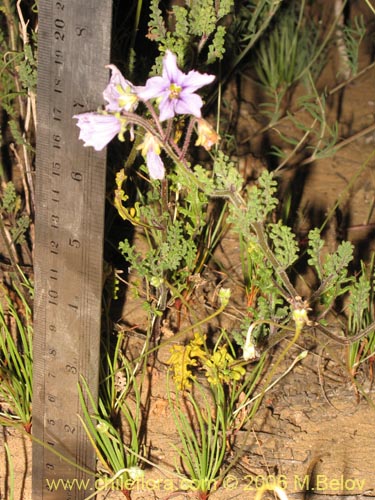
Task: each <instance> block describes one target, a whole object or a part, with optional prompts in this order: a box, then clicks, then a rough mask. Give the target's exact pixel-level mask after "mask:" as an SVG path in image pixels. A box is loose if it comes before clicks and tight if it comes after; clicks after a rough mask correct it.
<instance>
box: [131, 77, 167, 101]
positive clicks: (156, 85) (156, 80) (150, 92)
mask: <svg viewBox="0 0 375 500" xmlns="http://www.w3.org/2000/svg"><path fill="white" fill-rule="evenodd" d="M168 87H169V82H168V81H165V80H164V78H162V77H161V76H153V77H152V78H149V79H148V80H147V82H146V86H145V87H142V88H141V90H138V91H137V95H138V97H139V98H140V99H143V100H144V101H148V100H149V99H152V98H154V97H159V96H160V95H161V94H162V93H163V92H165V91H166V89H168Z"/></svg>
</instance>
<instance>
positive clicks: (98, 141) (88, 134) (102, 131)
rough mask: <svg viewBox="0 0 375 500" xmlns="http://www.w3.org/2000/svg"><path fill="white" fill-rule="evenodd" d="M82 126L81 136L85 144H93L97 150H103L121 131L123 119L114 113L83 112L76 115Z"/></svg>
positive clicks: (79, 125) (78, 124) (80, 126)
mask: <svg viewBox="0 0 375 500" xmlns="http://www.w3.org/2000/svg"><path fill="white" fill-rule="evenodd" d="M73 118H76V119H77V120H78V123H77V126H78V127H79V128H80V130H81V131H80V134H79V138H80V139H81V140H82V141H83V142H84V143H85V144H84V145H85V146H92V147H93V148H94V149H95V151H101V150H102V149H103V148H105V146H106V145H107V144H108V143H109V142H110V141H111V140H112V139H113V138H114V137H115V136H116V135H117V134H119V133H120V132H121V128H122V124H121V121H120V120H119V119H118V118H116V117H115V116H113V115H103V114H100V113H82V114H81V115H74V116H73Z"/></svg>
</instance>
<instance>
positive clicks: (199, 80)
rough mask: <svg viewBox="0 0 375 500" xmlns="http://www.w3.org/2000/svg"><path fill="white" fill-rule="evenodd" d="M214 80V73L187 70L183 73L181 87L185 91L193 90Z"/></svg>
mask: <svg viewBox="0 0 375 500" xmlns="http://www.w3.org/2000/svg"><path fill="white" fill-rule="evenodd" d="M214 80H215V75H208V74H207V73H203V74H202V73H198V71H194V70H192V71H189V73H188V74H187V75H184V81H183V88H184V90H185V91H187V92H191V93H193V92H195V91H196V90H198V89H200V88H201V87H204V86H205V85H208V84H210V83H212V82H213V81H214Z"/></svg>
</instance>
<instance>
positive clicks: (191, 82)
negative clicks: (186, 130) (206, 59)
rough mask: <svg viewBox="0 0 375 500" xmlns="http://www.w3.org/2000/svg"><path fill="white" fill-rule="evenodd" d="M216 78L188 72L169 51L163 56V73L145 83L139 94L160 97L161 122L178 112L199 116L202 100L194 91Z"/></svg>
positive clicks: (144, 97)
mask: <svg viewBox="0 0 375 500" xmlns="http://www.w3.org/2000/svg"><path fill="white" fill-rule="evenodd" d="M214 79H215V76H214V75H208V74H206V73H205V74H201V73H198V71H194V70H192V71H189V73H188V74H187V75H186V74H185V73H183V72H182V71H181V70H180V69H179V68H178V67H177V58H176V56H175V55H174V54H172V52H171V51H170V50H167V52H166V54H165V57H164V59H163V76H154V77H152V78H149V79H148V80H147V82H146V86H145V87H144V88H143V89H141V90H139V89H138V90H137V94H138V97H140V98H141V99H143V100H144V101H148V100H149V99H152V98H154V97H159V98H161V100H160V103H159V110H160V121H164V120H167V119H168V118H173V117H174V116H175V115H176V114H177V115H185V114H189V115H194V116H196V117H197V118H200V117H201V107H202V106H203V101H202V99H201V97H200V96H199V95H197V94H194V92H195V91H196V90H198V89H199V88H201V87H203V86H204V85H208V84H209V83H211V82H212V81H213V80H214Z"/></svg>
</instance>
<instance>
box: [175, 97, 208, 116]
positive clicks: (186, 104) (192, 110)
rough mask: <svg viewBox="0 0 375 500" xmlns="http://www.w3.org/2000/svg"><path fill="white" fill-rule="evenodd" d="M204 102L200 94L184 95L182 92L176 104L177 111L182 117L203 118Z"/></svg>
mask: <svg viewBox="0 0 375 500" xmlns="http://www.w3.org/2000/svg"><path fill="white" fill-rule="evenodd" d="M202 106H203V101H202V99H201V98H200V96H199V95H198V94H187V95H186V94H184V93H183V92H181V94H180V99H179V100H178V101H177V102H176V105H175V111H176V113H177V114H180V115H188V114H189V115H193V116H195V117H197V118H200V117H201V116H202V114H201V107H202Z"/></svg>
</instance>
